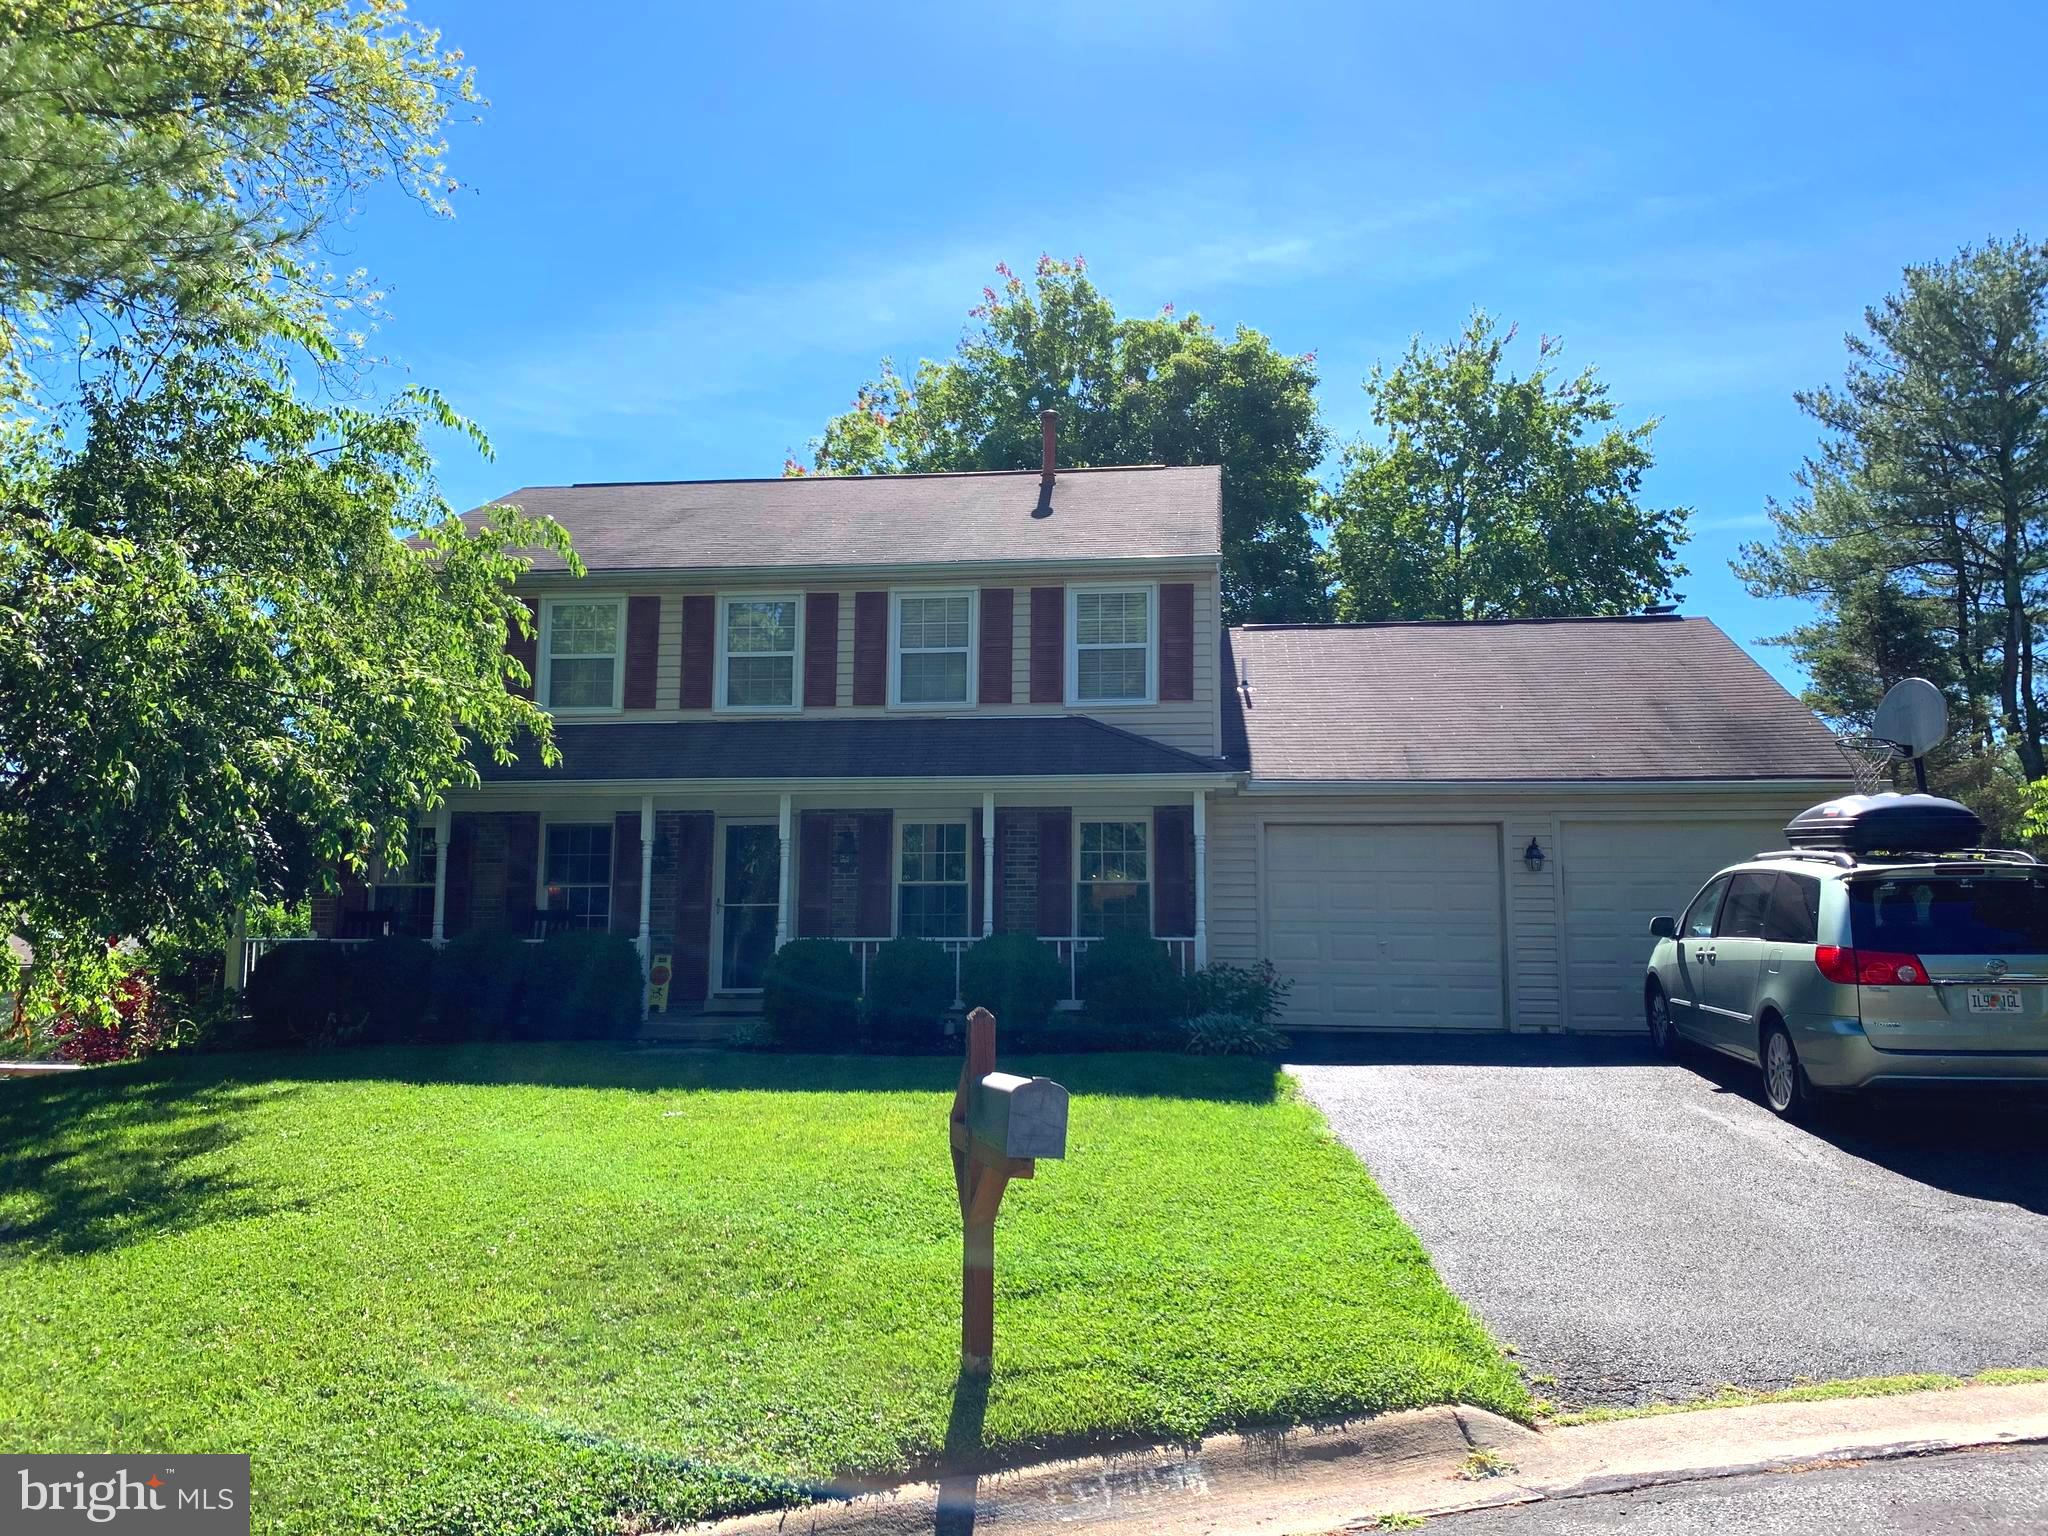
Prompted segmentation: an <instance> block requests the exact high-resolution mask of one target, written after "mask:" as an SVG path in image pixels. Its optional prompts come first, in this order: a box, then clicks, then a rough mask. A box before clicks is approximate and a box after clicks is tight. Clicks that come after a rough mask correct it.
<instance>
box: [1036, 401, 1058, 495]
mask: <svg viewBox="0 0 2048 1536" xmlns="http://www.w3.org/2000/svg"><path fill="white" fill-rule="evenodd" d="M1059 424H1060V413H1059V412H1058V411H1040V412H1039V413H1038V430H1039V433H1040V435H1041V436H1042V437H1043V438H1044V439H1045V450H1044V454H1043V456H1042V458H1041V460H1040V463H1039V466H1038V479H1039V482H1040V483H1041V484H1043V485H1051V484H1052V482H1053V480H1054V478H1055V477H1056V476H1057V475H1058V474H1059V455H1058V452H1057V450H1056V448H1055V446H1054V440H1055V437H1056V434H1057V432H1058V429H1059Z"/></svg>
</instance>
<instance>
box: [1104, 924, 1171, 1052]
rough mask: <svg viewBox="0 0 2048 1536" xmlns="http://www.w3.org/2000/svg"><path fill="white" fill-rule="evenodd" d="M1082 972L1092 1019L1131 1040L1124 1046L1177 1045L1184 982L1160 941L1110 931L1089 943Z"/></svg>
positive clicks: (1128, 1047)
mask: <svg viewBox="0 0 2048 1536" xmlns="http://www.w3.org/2000/svg"><path fill="white" fill-rule="evenodd" d="M1080 972H1081V973H1080V978H1079V981H1080V991H1081V1001H1082V1002H1083V1003H1084V1004H1086V1005H1087V1009H1088V1015H1089V1020H1090V1022H1091V1023H1092V1024H1094V1025H1095V1026H1096V1027H1097V1028H1098V1029H1100V1030H1102V1031H1105V1032H1109V1031H1114V1032H1117V1033H1119V1034H1120V1035H1121V1036H1122V1037H1123V1038H1124V1039H1125V1040H1127V1041H1128V1042H1129V1044H1128V1045H1127V1046H1124V1047H1122V1048H1123V1049H1129V1050H1157V1049H1160V1048H1163V1047H1170V1046H1175V1045H1178V1044H1179V1043H1180V1040H1179V1038H1178V1032H1177V1031H1176V1030H1175V1029H1174V1027H1173V1026H1174V1023H1175V1021H1176V1020H1178V1019H1179V1018H1180V1017H1181V1010H1182V999H1183V997H1184V996H1185V988H1186V984H1185V983H1184V982H1183V981H1182V980H1181V978H1180V976H1179V974H1178V973H1177V972H1176V971H1175V970H1174V968H1173V961H1172V960H1171V959H1170V958H1169V957H1168V956H1167V953H1166V946H1165V945H1164V944H1161V943H1160V942H1159V941H1158V940H1156V939H1149V938H1146V937H1145V936H1144V935H1143V934H1136V933H1117V934H1111V935H1110V936H1108V937H1107V938H1101V939H1097V940H1095V942H1094V943H1092V944H1090V945H1089V946H1088V948H1087V951H1086V952H1085V953H1084V954H1083V955H1082V956H1081V967H1080Z"/></svg>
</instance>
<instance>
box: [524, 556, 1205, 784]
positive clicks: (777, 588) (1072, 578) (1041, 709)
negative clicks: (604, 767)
mask: <svg viewBox="0 0 2048 1536" xmlns="http://www.w3.org/2000/svg"><path fill="white" fill-rule="evenodd" d="M590 580H591V589H592V590H597V589H599V588H600V587H602V590H604V591H605V592H607V593H611V592H617V593H622V594H632V595H642V596H644V595H648V594H654V595H657V596H659V597H660V598H661V654H660V656H659V657H658V658H657V660H656V664H655V694H654V697H655V707H654V708H653V709H633V710H622V711H620V712H619V713H618V714H617V715H607V714H602V713H599V714H588V713H584V714H578V715H577V717H576V718H577V719H578V720H579V721H584V720H602V719H623V720H690V719H700V720H701V719H711V718H714V717H716V716H718V715H719V713H720V712H719V711H717V710H698V709H693V710H686V709H679V708H677V707H676V700H677V698H679V697H680V696H681V688H682V648H683V644H682V642H683V599H684V598H685V597H686V596H690V595H692V594H703V595H705V596H711V597H716V596H719V595H725V596H735V595H740V594H743V593H745V592H747V591H755V590H758V591H761V592H764V593H765V592H770V591H773V592H777V593H782V592H798V593H809V592H812V591H825V590H835V589H834V588H822V587H817V586H814V585H812V584H809V583H806V582H804V581H803V580H802V573H801V572H793V573H791V576H790V579H789V580H787V581H783V582H779V583H776V584H773V585H770V584H765V583H759V582H755V583H749V584H748V586H746V587H740V586H729V587H720V586H716V585H711V584H706V583H702V582H693V583H679V582H629V583H626V584H624V585H620V584H618V583H617V582H615V581H613V580H612V578H611V577H610V576H609V575H608V574H606V573H599V574H598V575H595V576H593V577H592V578H591V579H590ZM1112 580H1113V578H1106V577H1104V576H1103V575H1102V573H1101V572H1100V570H1094V571H1087V570H1078V569H1077V570H1058V569H1054V570H1044V571H1030V572H1026V573H1020V574H1016V575H1012V576H1009V577H1006V578H991V577H982V578H978V579H976V580H973V581H966V580H961V581H949V580H947V579H946V578H945V577H943V576H934V575H932V574H930V573H921V574H920V575H918V576H916V577H911V576H904V577H901V578H898V579H896V580H893V581H884V580H876V581H872V582H863V583H861V584H860V585H859V586H858V587H853V586H845V587H838V588H836V590H837V591H838V592H839V676H838V686H837V692H838V699H839V703H838V707H837V708H835V709H830V710H826V709H795V710H788V711H778V712H775V713H773V714H762V713H758V712H752V713H749V714H747V715H745V716H743V717H742V718H748V719H764V718H765V719H784V718H789V717H793V716H799V715H801V716H807V717H811V718H817V719H830V718H833V717H836V716H851V715H890V714H901V715H903V716H904V717H905V718H917V717H923V718H930V716H931V714H932V711H930V710H900V711H899V710H891V709H888V708H883V707H876V706H868V707H863V708H860V709H856V708H854V706H853V625H854V617H853V615H854V594H855V592H856V591H868V592H876V591H883V590H897V591H908V590H911V589H913V588H917V587H930V588H942V587H952V588H973V589H976V590H977V591H978V590H979V589H980V588H982V587H997V586H1008V587H1011V588H1013V589H1014V590H1015V592H1016V594H1017V596H1016V602H1015V629H1014V634H1013V638H1012V646H1013V660H1012V671H1013V674H1014V675H1013V680H1012V688H1011V702H1010V703H1008V704H990V705H984V706H978V707H973V708H968V709H962V710H959V711H954V713H960V714H970V713H987V714H1000V715H1060V714H1067V713H1070V712H1071V713H1075V714H1087V715H1092V716H1094V717H1095V718H1097V719H1100V720H1104V721H1107V722H1108V723H1110V724H1112V725H1115V726H1119V727H1121V728H1122V729H1124V730H1128V731H1131V732H1133V733H1134V734H1137V735H1140V736H1147V737H1150V738H1151V739H1153V740H1154V741H1163V742H1165V743H1167V744H1168V745H1169V746H1175V747H1179V748H1181V749H1183V750H1184V751H1188V752H1194V753H1199V754H1202V755H1205V756H1213V755H1215V754H1216V753H1219V752H1221V751H1222V750H1223V747H1222V741H1221V738H1220V730H1221V725H1220V720H1221V711H1220V709H1219V698H1218V695H1217V691H1216V685H1217V663H1218V655H1217V653H1218V650H1219V649H1220V633H1221V632H1220V629H1219V626H1218V602H1217V584H1216V567H1215V565H1214V564H1199V565H1178V564H1167V565H1162V566H1160V567H1159V568H1157V569H1151V568H1148V569H1146V570H1145V571H1143V572H1142V573H1138V572H1133V573H1132V574H1131V576H1130V577H1129V580H1130V581H1132V582H1133V583H1137V582H1175V581H1185V582H1189V583H1192V584H1193V586H1194V589H1195V605H1194V606H1195V696H1194V698H1193V699H1191V700H1181V701H1176V702H1172V703H1158V704H1146V705H1132V706H1128V707H1120V708H1108V709H1094V710H1087V709H1075V710H1073V711H1069V710H1068V709H1067V708H1066V706H1064V705H1062V704H1032V703H1030V702H1029V700H1030V696H1031V593H1030V589H1031V588H1032V587H1051V586H1074V585H1079V584H1084V583H1089V584H1101V583H1105V582H1110V581H1112ZM573 591H574V588H573V587H563V586H560V585H556V584H549V585H548V586H547V587H545V588H544V589H543V588H536V589H535V592H536V595H546V596H550V597H559V596H566V595H568V594H569V593H570V592H573ZM978 623H979V620H978V618H977V625H978ZM715 649H716V640H715V636H714V652H715ZM1156 662H1157V658H1156V657H1155V665H1156ZM798 696H799V697H801V696H802V684H801V682H799V684H798Z"/></svg>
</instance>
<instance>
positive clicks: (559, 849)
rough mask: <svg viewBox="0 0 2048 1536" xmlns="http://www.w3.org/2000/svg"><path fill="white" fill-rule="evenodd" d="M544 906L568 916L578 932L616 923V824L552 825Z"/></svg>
mask: <svg viewBox="0 0 2048 1536" xmlns="http://www.w3.org/2000/svg"><path fill="white" fill-rule="evenodd" d="M541 905H542V906H543V907H545V908H546V909H547V910H548V911H550V912H563V913H567V914H568V918H567V920H568V923H569V925H570V926H571V927H574V928H609V927H610V926H611V921H612V824H611V823H610V822H608V821H592V822H574V821H558V822H551V823H549V825H548V829H547V843H546V849H545V854H544V857H543V858H542V860H541Z"/></svg>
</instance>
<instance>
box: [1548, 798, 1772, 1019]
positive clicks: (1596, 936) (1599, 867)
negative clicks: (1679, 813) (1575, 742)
mask: <svg viewBox="0 0 2048 1536" xmlns="http://www.w3.org/2000/svg"><path fill="white" fill-rule="evenodd" d="M1784 846H1785V818H1784V817H1782V816H1781V817H1778V818H1776V819H1767V820H1762V821H1744V820H1722V821H1714V820H1709V819H1695V818H1686V819H1684V820H1666V821H1659V820H1650V819H1645V820H1640V821H1567V822H1566V823H1564V864H1563V869H1564V912H1565V918H1564V966H1565V1008H1566V1013H1565V1027H1566V1028H1567V1029H1572V1030H1584V1031H1605V1030H1624V1031H1640V1030H1641V1029H1642V1028H1643V967H1644V965H1645V964H1647V963H1648V961H1649V958H1650V945H1651V943H1652V942H1653V941H1652V940H1651V938H1650V935H1649V927H1650V919H1651V918H1653V917H1656V916H1658V915H1659V914H1660V913H1668V914H1670V915H1671V916H1673V917H1676V916H1677V915H1678V914H1679V913H1680V912H1681V911H1683V910H1684V908H1685V904H1686V903H1687V902H1688V901H1690V900H1692V898H1693V895H1694V893H1695V892H1697V891H1698V890H1699V888H1700V887H1701V886H1702V885H1704V884H1706V882H1707V878H1708V877H1709V876H1710V875H1712V874H1713V873H1714V871H1715V870H1717V869H1719V868H1721V867H1722V866H1723V865H1724V864H1734V863H1737V862H1739V861H1741V860H1743V859H1746V858H1749V857H1750V856H1751V855H1753V854H1755V853H1756V852H1757V851H1758V850H1759V849H1764V848H1782V847H1784Z"/></svg>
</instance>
